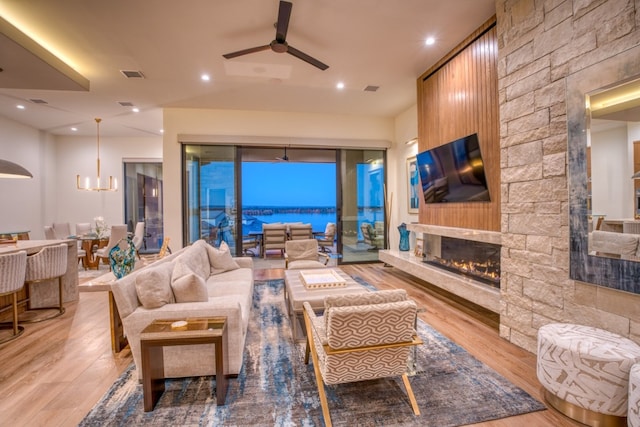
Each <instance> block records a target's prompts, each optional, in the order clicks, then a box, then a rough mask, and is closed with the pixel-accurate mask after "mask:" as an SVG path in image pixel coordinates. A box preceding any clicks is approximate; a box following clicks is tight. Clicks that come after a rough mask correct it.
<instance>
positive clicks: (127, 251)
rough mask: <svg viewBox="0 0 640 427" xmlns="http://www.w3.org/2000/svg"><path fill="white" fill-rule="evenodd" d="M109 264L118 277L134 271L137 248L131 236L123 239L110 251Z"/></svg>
mask: <svg viewBox="0 0 640 427" xmlns="http://www.w3.org/2000/svg"><path fill="white" fill-rule="evenodd" d="M125 242H126V243H125ZM109 264H110V265H111V271H112V272H113V275H114V276H116V279H121V278H123V277H124V276H126V275H127V274H129V273H131V271H133V268H134V267H135V264H136V248H135V246H134V245H133V241H131V237H127V239H126V240H125V239H122V240H121V241H120V243H118V244H117V245H115V246H114V247H113V248H112V249H111V250H110V251H109Z"/></svg>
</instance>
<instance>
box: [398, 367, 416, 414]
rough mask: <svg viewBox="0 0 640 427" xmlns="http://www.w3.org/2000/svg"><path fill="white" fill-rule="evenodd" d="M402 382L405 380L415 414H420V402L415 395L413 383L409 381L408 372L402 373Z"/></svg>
mask: <svg viewBox="0 0 640 427" xmlns="http://www.w3.org/2000/svg"><path fill="white" fill-rule="evenodd" d="M402 382H404V387H405V388H406V389H407V395H408V396H409V402H411V408H413V413H414V414H415V415H420V408H418V402H417V401H416V397H415V396H414V395H413V389H412V388H411V383H410V382H409V376H408V375H407V374H402Z"/></svg>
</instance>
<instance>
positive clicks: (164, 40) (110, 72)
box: [0, 0, 495, 137]
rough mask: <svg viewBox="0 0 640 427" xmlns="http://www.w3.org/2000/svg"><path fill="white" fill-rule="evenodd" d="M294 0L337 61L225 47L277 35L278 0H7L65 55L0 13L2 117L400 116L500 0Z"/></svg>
mask: <svg viewBox="0 0 640 427" xmlns="http://www.w3.org/2000/svg"><path fill="white" fill-rule="evenodd" d="M291 1H292V3H293V9H292V13H291V19H290V23H289V29H288V33H287V36H286V40H287V42H288V43H289V44H290V45H292V46H294V47H295V48H296V49H298V50H300V51H302V52H304V53H306V54H308V55H310V56H312V57H314V58H317V59H318V60H320V61H322V62H323V63H325V64H327V65H329V68H328V69H327V70H325V71H321V70H319V69H318V68H315V67H313V66H311V65H309V64H308V63H306V62H303V61H301V60H300V59H298V58H296V57H294V56H292V55H288V54H279V53H276V52H273V51H271V50H266V51H262V52H258V53H253V54H250V55H245V56H241V57H237V58H234V59H225V58H223V57H222V55H223V54H225V53H229V52H234V51H238V50H241V49H246V48H251V47H256V46H261V45H266V44H269V43H270V42H271V41H272V40H273V39H274V38H275V32H276V31H275V28H274V24H275V22H276V20H277V16H278V8H279V1H278V0H226V1H221V0H189V1H186V2H185V1H176V0H145V1H131V0H109V1H104V0H65V1H51V0H29V1H24V0H0V17H2V18H3V19H4V20H5V21H7V22H8V23H10V25H9V27H10V26H15V27H16V28H17V30H18V33H20V32H22V33H23V34H24V35H26V36H28V38H30V39H32V40H33V41H35V42H37V44H39V45H40V46H41V47H44V48H45V50H46V51H48V53H49V54H53V56H55V57H56V58H58V59H59V60H61V61H59V62H61V63H62V65H60V64H53V65H52V64H51V63H50V62H48V63H47V64H45V65H43V64H42V58H41V55H40V54H42V52H40V54H34V53H33V52H31V51H23V52H20V49H24V48H25V46H24V44H25V43H28V41H27V42H24V41H22V42H20V43H17V44H16V43H15V41H14V37H12V36H11V35H8V34H7V33H8V32H10V31H8V30H6V29H5V27H2V26H1V25H0V30H1V31H2V33H3V34H4V36H5V37H4V39H7V38H8V39H9V40H3V39H0V68H2V69H3V71H2V72H0V115H2V116H5V117H8V118H10V119H12V120H15V121H17V122H20V123H24V124H25V125H28V126H31V127H34V128H37V129H41V130H44V131H47V132H50V133H52V134H54V135H94V134H95V122H94V118H95V117H101V118H102V119H103V121H102V123H101V124H100V133H101V135H103V136H153V135H160V134H161V129H162V108H166V107H178V108H208V109H238V110H268V111H283V112H307V113H328V114H346V115H365V116H377V117H395V116H396V115H398V114H400V113H402V112H403V111H406V109H407V108H409V107H411V106H412V105H413V104H415V102H416V93H415V91H416V79H417V77H418V76H420V75H421V74H422V73H423V72H424V71H425V70H426V69H428V68H429V67H430V66H431V65H433V64H434V63H435V62H437V61H438V60H439V59H440V58H442V57H443V56H444V55H445V54H446V53H447V52H449V51H450V50H451V49H453V48H454V47H455V46H456V45H457V44H458V43H459V42H460V41H462V40H463V39H464V38H465V37H466V36H468V35H469V34H470V33H472V32H473V31H474V30H475V29H476V28H478V27H479V26H480V25H481V24H482V23H484V22H485V21H486V20H487V19H489V18H490V17H491V16H492V15H493V14H494V13H495V4H494V0H455V1H448V2H444V1H442V0H402V1H389V0H368V1H362V0H291ZM427 37H433V38H434V39H435V43H434V44H433V45H431V46H427V45H425V43H424V40H425V39H426V38H427ZM26 47H27V48H28V46H26ZM15 49H17V50H15ZM27 50H28V49H27ZM44 54H45V55H46V54H47V52H45V53H44ZM30 56H31V58H30ZM65 64H66V65H65ZM64 67H67V68H66V69H65V70H64V71H66V72H67V73H66V74H65V73H64V72H62V74H63V75H62V76H61V75H60V73H61V70H60V68H64ZM69 70H71V73H69ZM122 70H126V71H140V72H142V74H143V75H144V78H126V77H125V76H124V75H123V74H122V72H121V71H122ZM74 73H75V74H77V75H74ZM204 73H206V74H209V75H210V77H211V79H210V81H208V82H205V81H202V80H201V79H200V76H201V75H202V74H204ZM3 74H4V77H3ZM69 74H71V75H72V77H70V75H69ZM78 76H79V77H78ZM9 77H12V79H9ZM70 79H71V80H73V81H74V82H75V83H76V84H75V85H74V84H73V82H72V83H70V82H69V80H70ZM76 79H77V80H76ZM83 79H86V80H88V82H89V90H88V91H87V90H84V89H83V88H82V86H83V85H82V82H83ZM58 80H59V81H60V82H59V83H58ZM43 82H48V83H49V84H43ZM338 82H343V83H344V85H345V87H344V89H342V90H338V89H337V88H336V84H337V83H338ZM367 86H378V87H379V88H378V90H377V91H365V90H364V89H365V87H367ZM52 87H53V88H52ZM34 100H35V101H34ZM40 101H44V102H45V103H40ZM121 103H125V106H123V105H121ZM18 104H21V105H23V106H24V107H25V108H24V109H18V108H17V105H18ZM131 106H135V107H137V108H138V109H139V110H140V111H139V112H137V113H135V112H132V109H131ZM72 127H76V128H77V131H72V130H71V128H72ZM0 137H1V134H0Z"/></svg>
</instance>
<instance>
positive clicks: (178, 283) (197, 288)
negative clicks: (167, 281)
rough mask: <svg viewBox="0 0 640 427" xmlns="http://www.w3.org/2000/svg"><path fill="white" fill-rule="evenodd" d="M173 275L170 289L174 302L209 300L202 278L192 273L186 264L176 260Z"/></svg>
mask: <svg viewBox="0 0 640 427" xmlns="http://www.w3.org/2000/svg"><path fill="white" fill-rule="evenodd" d="M173 276H174V277H173V278H172V279H171V289H172V290H173V295H174V296H175V299H176V302H204V301H209V292H208V291H207V285H206V283H205V281H204V279H203V278H202V277H200V276H199V275H197V274H196V273H194V272H193V270H191V269H190V268H189V267H188V266H187V265H186V264H184V263H179V262H177V261H176V265H175V267H174V269H173Z"/></svg>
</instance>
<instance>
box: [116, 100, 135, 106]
mask: <svg viewBox="0 0 640 427" xmlns="http://www.w3.org/2000/svg"><path fill="white" fill-rule="evenodd" d="M118 104H120V105H122V106H123V107H133V102H130V101H118Z"/></svg>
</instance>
